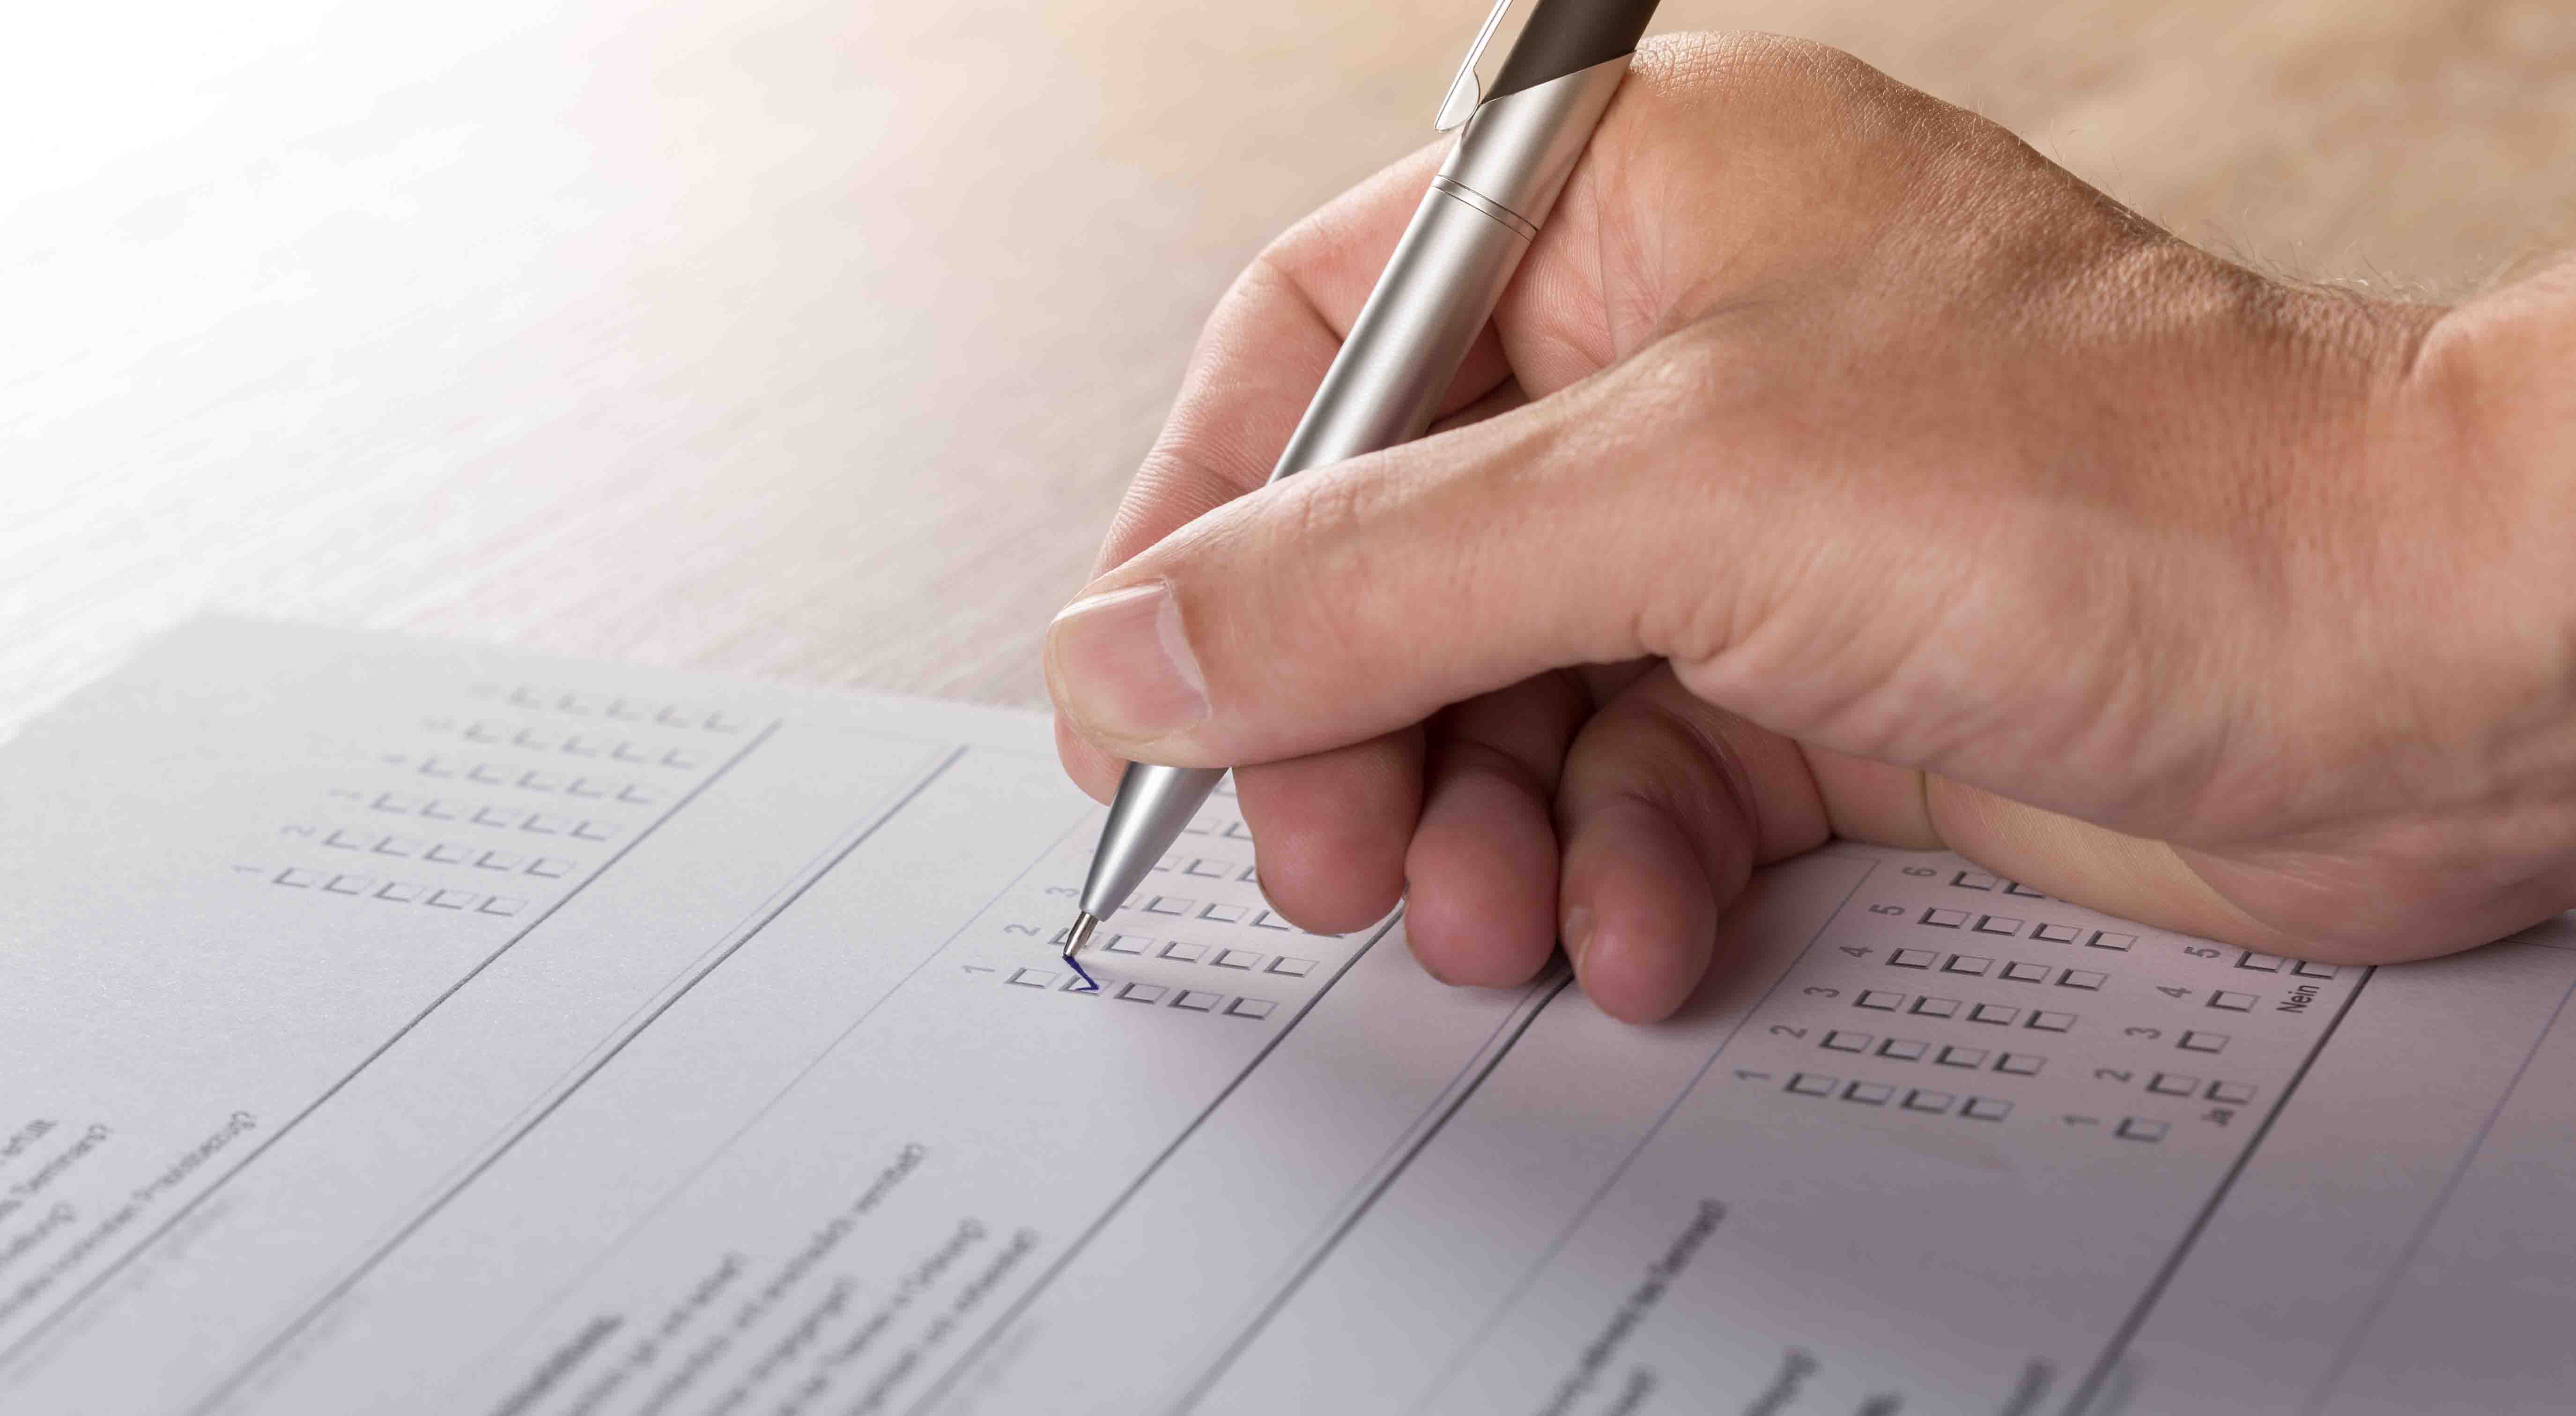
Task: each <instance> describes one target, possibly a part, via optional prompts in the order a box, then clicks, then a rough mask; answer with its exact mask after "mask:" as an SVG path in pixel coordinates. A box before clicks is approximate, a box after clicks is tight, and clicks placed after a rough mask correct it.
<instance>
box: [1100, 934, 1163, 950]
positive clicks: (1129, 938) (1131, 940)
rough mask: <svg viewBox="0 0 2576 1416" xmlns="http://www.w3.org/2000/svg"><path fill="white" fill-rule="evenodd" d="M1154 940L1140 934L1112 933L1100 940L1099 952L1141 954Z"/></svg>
mask: <svg viewBox="0 0 2576 1416" xmlns="http://www.w3.org/2000/svg"><path fill="white" fill-rule="evenodd" d="M1153 945H1154V941H1153V940H1151V939H1147V938H1146V937H1144V936H1143V935H1141V934H1113V935H1110V936H1109V937H1108V938H1107V939H1105V940H1103V941H1101V945H1100V948H1101V952H1103V953H1108V954H1142V953H1144V952H1145V951H1146V950H1147V949H1150V948H1152V947H1153Z"/></svg>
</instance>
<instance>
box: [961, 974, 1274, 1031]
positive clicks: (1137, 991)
mask: <svg viewBox="0 0 2576 1416" xmlns="http://www.w3.org/2000/svg"><path fill="white" fill-rule="evenodd" d="M1003 982H1005V983H1007V984H1010V985H1011V986H1012V987H1014V988H1035V989H1051V990H1053V991H1055V992H1057V993H1071V994H1075V995H1077V996H1080V997H1084V998H1098V997H1100V996H1102V995H1103V994H1104V993H1105V994H1106V995H1107V996H1109V997H1111V998H1114V999H1117V1000H1118V1001H1120V1002H1122V1003H1142V1004H1144V1005H1146V1006H1147V1007H1170V1008H1177V1009H1179V1010H1181V1011H1182V1012H1184V1013H1222V1014H1224V1015H1225V1016H1227V1017H1229V1018H1252V1019H1255V1020H1258V1019H1262V1018H1267V1017H1269V1016H1270V1015H1271V1014H1272V1013H1274V1012H1276V1011H1278V1008H1279V1005H1278V1004H1277V1003H1275V1002H1273V1001H1272V1000H1270V999H1267V998H1246V997H1242V996H1240V995H1236V996H1232V997H1229V996H1228V995H1226V994H1223V993H1219V992H1215V991H1213V990H1210V989H1205V988H1171V987H1167V986H1165V985H1163V984H1159V983H1121V984H1115V985H1112V986H1110V987H1109V988H1106V989H1102V988H1097V987H1085V986H1084V985H1083V982H1082V980H1081V979H1079V978H1076V977H1074V976H1073V975H1071V974H1064V973H1058V972H1056V971H1055V970H1053V969H1013V970H1011V972H1010V975H1009V976H1008V977H1007V978H1005V979H1003Z"/></svg>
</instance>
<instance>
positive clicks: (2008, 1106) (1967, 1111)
mask: <svg viewBox="0 0 2576 1416" xmlns="http://www.w3.org/2000/svg"><path fill="white" fill-rule="evenodd" d="M1784 1090H1786V1091H1789V1092H1791V1093H1794V1094H1796V1095H1798V1096H1818V1097H1839V1098H1841V1099H1842V1100H1844V1101H1850V1102H1858V1103H1859V1104H1860V1105H1862V1106H1886V1105H1888V1104H1889V1103H1891V1102H1894V1103H1895V1104H1896V1105H1898V1106H1899V1107H1902V1108H1903V1109H1904V1110H1907V1111H1922V1112H1929V1113H1931V1114H1932V1115H1935V1116H1948V1115H1952V1114H1956V1115H1959V1116H1964V1117H1966V1118H1968V1119H1969V1120H1971V1121H2001V1120H2002V1119H2004V1118H2005V1117H2007V1116H2010V1115H2011V1114H2012V1103H2011V1102H2009V1101H2006V1100H2004V1099H2003V1098H2001V1097H1995V1096H1972V1097H1967V1098H1964V1099H1962V1098H1961V1097H1960V1096H1959V1094H1958V1093H1956V1092H1946V1091H1938V1090H1935V1089H1933V1088H1931V1087H1911V1088H1906V1087H1892V1086H1889V1085H1888V1084H1886V1083H1885V1082H1846V1081H1844V1080H1843V1079H1842V1078H1840V1077H1828V1076H1824V1075H1822V1074H1820V1073H1816V1072H1800V1073H1798V1074H1797V1075H1796V1076H1793V1077H1791V1078H1790V1079H1789V1085H1788V1086H1787V1087H1786V1088H1784ZM1899 1092H1902V1093H1903V1094H1904V1099H1903V1100H1902V1101H1899V1100H1898V1099H1897V1096H1898V1093H1899Z"/></svg>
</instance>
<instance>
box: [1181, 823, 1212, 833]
mask: <svg viewBox="0 0 2576 1416" xmlns="http://www.w3.org/2000/svg"><path fill="white" fill-rule="evenodd" d="M1181 834H1182V835H1184V836H1213V835H1215V834H1216V824H1215V823H1214V822H1210V821H1192V822H1191V823H1190V824H1189V825H1187V826H1184V827H1182V828H1181Z"/></svg>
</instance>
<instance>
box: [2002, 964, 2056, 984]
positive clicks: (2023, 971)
mask: <svg viewBox="0 0 2576 1416" xmlns="http://www.w3.org/2000/svg"><path fill="white" fill-rule="evenodd" d="M2004 977H2006V978H2008V979H2011V980H2012V981H2013V982H2015V983H2046V982H2048V965H2046V964H2032V963H2023V962H2020V961H2015V962H2013V963H2009V964H2006V965H2004Z"/></svg>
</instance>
